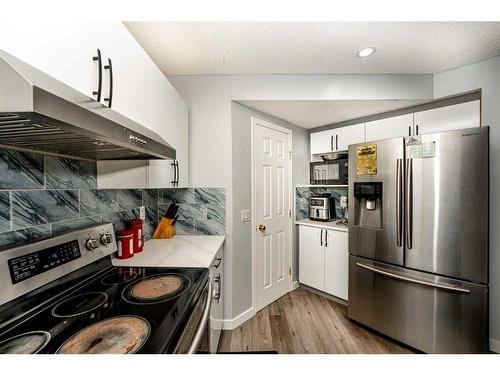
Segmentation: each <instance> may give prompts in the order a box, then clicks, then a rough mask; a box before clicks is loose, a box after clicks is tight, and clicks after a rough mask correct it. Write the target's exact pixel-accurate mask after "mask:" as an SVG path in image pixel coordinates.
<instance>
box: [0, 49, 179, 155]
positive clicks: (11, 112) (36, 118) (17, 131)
mask: <svg viewBox="0 0 500 375" xmlns="http://www.w3.org/2000/svg"><path fill="white" fill-rule="evenodd" d="M1 145H6V146H10V147H15V148H20V149H27V150H31V151H35V152H36V151H38V152H45V153H50V154H57V155H61V156H68V157H76V158H84V159H91V160H120V159H121V160H127V159H135V160H141V159H142V160H148V159H175V149H173V148H172V147H171V146H170V145H169V144H168V143H167V142H165V141H164V140H163V139H162V138H161V137H160V136H159V135H158V134H156V133H155V132H153V131H151V130H149V129H147V128H146V127H144V126H142V125H140V124H138V123H136V122H134V121H132V120H130V119H129V118H127V117H125V116H123V115H121V114H119V113H118V112H116V111H114V110H113V109H111V108H108V107H106V106H104V105H103V104H101V103H100V102H97V101H96V100H94V99H92V98H90V97H88V96H86V95H84V94H82V93H81V92H79V91H77V90H75V89H73V88H71V87H69V86H68V85H66V84H64V83H62V82H60V81H58V80H57V79H55V78H53V77H51V76H49V75H47V74H46V73H43V72H41V71H39V70H38V69H36V68H34V67H33V66H31V65H28V64H26V63H25V62H23V61H21V60H19V59H17V58H15V57H14V56H12V55H10V54H8V53H6V52H5V51H2V50H0V147H1Z"/></svg>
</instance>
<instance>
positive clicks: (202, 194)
mask: <svg viewBox="0 0 500 375" xmlns="http://www.w3.org/2000/svg"><path fill="white" fill-rule="evenodd" d="M194 199H195V202H196V203H201V204H203V203H204V204H213V205H219V206H224V207H225V205H226V190H225V189H219V188H195V189H194Z"/></svg>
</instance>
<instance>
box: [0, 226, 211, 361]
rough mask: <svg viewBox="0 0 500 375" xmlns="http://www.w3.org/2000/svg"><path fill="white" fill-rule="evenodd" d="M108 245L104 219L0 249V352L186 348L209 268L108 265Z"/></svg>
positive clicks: (111, 238)
mask: <svg viewBox="0 0 500 375" xmlns="http://www.w3.org/2000/svg"><path fill="white" fill-rule="evenodd" d="M99 239H100V241H99ZM94 240H96V241H97V242H98V243H99V247H98V248H97V249H94V250H92V251H90V250H87V244H88V242H89V241H92V244H90V245H92V246H89V248H92V247H93V246H95V241H94ZM114 251H116V242H115V239H114V234H113V230H112V226H111V224H104V225H99V226H94V227H90V228H86V229H81V230H78V231H74V232H70V233H66V234H64V235H62V236H57V237H52V238H49V239H45V240H42V241H38V242H35V243H32V244H27V245H23V246H20V247H18V248H15V249H8V250H5V251H2V252H0V267H1V268H0V281H1V282H2V296H1V297H0V303H2V304H1V305H0V353H6V352H23V353H25V352H26V353H173V352H186V351H187V348H185V347H184V348H182V345H180V342H182V341H184V342H185V341H186V336H188V338H187V342H189V341H190V340H191V339H193V337H194V336H195V332H194V331H197V329H196V328H199V327H198V326H199V325H201V323H200V322H199V321H200V319H197V320H196V322H195V323H196V324H194V328H193V324H192V323H190V322H191V321H192V320H193V319H192V316H193V314H194V313H195V311H198V310H200V307H198V306H202V307H203V306H204V305H206V304H207V303H206V302H203V300H207V301H208V299H209V298H208V296H209V295H210V293H209V292H207V290H208V289H209V287H208V286H209V282H208V281H209V271H208V269H205V268H141V267H115V266H113V265H112V264H111V257H110V254H112V253H113V252H114ZM6 281H8V282H6ZM4 292H5V293H4ZM6 299H8V301H5V300H6ZM202 307H201V309H203V308H202ZM198 315H199V316H201V315H203V314H200V313H198Z"/></svg>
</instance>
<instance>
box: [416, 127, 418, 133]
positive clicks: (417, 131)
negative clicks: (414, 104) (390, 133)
mask: <svg viewBox="0 0 500 375" xmlns="http://www.w3.org/2000/svg"><path fill="white" fill-rule="evenodd" d="M416 135H418V125H417V134H416Z"/></svg>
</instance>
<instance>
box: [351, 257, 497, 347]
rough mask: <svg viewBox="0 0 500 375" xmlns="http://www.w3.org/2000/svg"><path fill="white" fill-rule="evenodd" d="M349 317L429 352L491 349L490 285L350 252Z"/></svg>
mask: <svg viewBox="0 0 500 375" xmlns="http://www.w3.org/2000/svg"><path fill="white" fill-rule="evenodd" d="M348 316H349V318H351V319H354V320H356V321H358V322H360V323H362V324H364V325H367V326H369V327H371V328H373V329H375V330H377V331H379V332H381V333H383V334H385V335H388V336H390V337H393V338H395V339H396V340H399V341H401V342H404V343H405V344H408V345H410V346H412V347H414V348H416V349H419V350H421V351H424V352H427V353H483V352H487V351H488V288H487V286H484V285H480V284H473V283H469V282H462V281H458V280H455V279H449V278H445V277H441V276H436V275H430V274H426V273H423V272H417V271H412V270H408V269H405V268H401V267H396V266H391V265H387V264H384V263H380V262H373V261H369V260H366V259H363V258H359V257H355V256H352V255H350V256H349V307H348Z"/></svg>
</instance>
